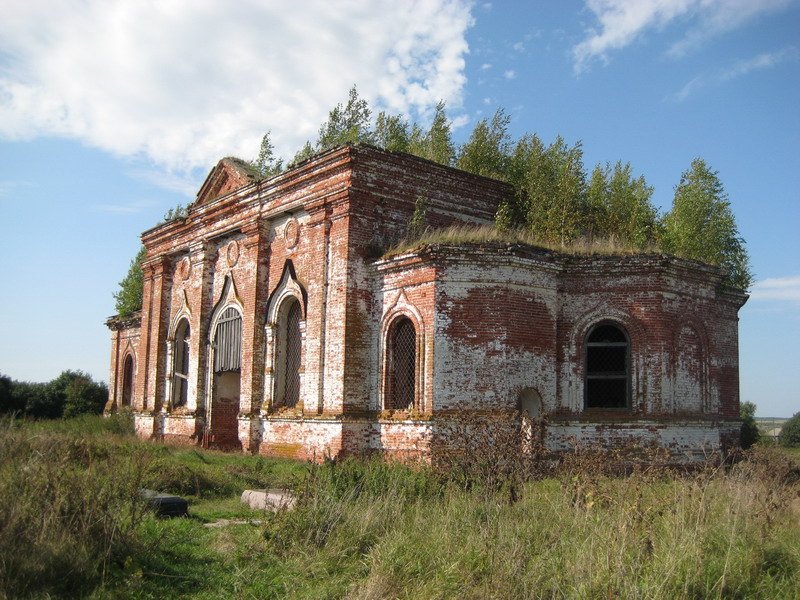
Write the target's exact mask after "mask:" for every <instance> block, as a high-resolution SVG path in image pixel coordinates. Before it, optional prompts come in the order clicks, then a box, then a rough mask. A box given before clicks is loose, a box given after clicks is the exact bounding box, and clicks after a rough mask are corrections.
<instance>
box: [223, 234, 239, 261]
mask: <svg viewBox="0 0 800 600" xmlns="http://www.w3.org/2000/svg"><path fill="white" fill-rule="evenodd" d="M225 259H226V260H227V261H228V266H229V267H232V266H234V265H235V264H236V263H237V262H239V242H237V241H236V240H231V241H230V242H228V245H227V246H226V247H225Z"/></svg>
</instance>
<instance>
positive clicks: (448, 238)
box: [383, 225, 662, 258]
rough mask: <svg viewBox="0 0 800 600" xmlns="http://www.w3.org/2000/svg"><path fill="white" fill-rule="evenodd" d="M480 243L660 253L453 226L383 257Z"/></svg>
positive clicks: (614, 243)
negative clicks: (553, 240) (556, 241)
mask: <svg viewBox="0 0 800 600" xmlns="http://www.w3.org/2000/svg"><path fill="white" fill-rule="evenodd" d="M480 244H521V245H525V246H533V247H536V248H543V249H545V250H553V251H556V252H560V253H562V254H576V255H591V254H603V255H621V254H648V253H649V254H652V253H661V252H662V250H661V249H660V248H659V247H658V246H656V245H653V246H651V247H648V248H644V249H643V248H637V247H634V246H632V245H631V244H628V243H623V242H622V241H620V240H616V239H608V238H602V239H594V240H586V239H583V238H581V239H578V240H572V241H570V242H568V243H566V244H560V243H554V242H552V241H549V240H546V239H543V238H541V237H538V236H536V235H534V234H533V233H532V232H531V231H530V230H528V229H519V228H513V229H499V228H497V227H494V226H492V225H454V226H451V227H444V228H441V229H427V230H425V231H424V232H422V233H421V234H420V235H417V236H413V237H410V238H407V239H403V240H401V241H400V242H398V243H397V244H395V245H394V246H392V247H391V248H389V249H388V250H387V251H386V252H384V254H383V258H392V257H394V256H399V255H401V254H406V253H408V252H412V251H415V250H418V249H420V248H423V247H425V246H437V245H441V246H464V245H480Z"/></svg>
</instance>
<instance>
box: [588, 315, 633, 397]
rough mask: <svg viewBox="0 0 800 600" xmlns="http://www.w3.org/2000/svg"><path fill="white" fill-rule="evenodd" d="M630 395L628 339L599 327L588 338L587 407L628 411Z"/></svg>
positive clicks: (616, 329) (617, 330)
mask: <svg viewBox="0 0 800 600" xmlns="http://www.w3.org/2000/svg"><path fill="white" fill-rule="evenodd" d="M629 395H630V372H629V344H628V336H627V335H626V334H625V332H624V331H623V330H622V329H620V328H619V327H617V326H616V325H610V324H603V325H598V326H596V327H595V328H594V329H592V331H591V332H590V333H589V335H588V337H587V338H586V407H587V408H625V407H626V406H628V398H629Z"/></svg>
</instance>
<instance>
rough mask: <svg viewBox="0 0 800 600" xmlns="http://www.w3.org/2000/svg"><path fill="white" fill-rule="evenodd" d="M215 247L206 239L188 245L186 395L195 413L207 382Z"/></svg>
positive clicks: (201, 406) (202, 401) (201, 404)
mask: <svg viewBox="0 0 800 600" xmlns="http://www.w3.org/2000/svg"><path fill="white" fill-rule="evenodd" d="M214 259H215V250H214V248H213V247H212V246H211V244H209V243H208V242H206V241H205V240H197V241H195V242H192V244H191V245H190V246H189V261H190V264H191V275H190V278H189V280H190V282H191V286H190V287H191V290H192V293H191V295H190V296H189V304H190V310H191V311H192V314H191V320H190V323H189V327H190V328H191V331H190V337H189V398H188V402H187V405H188V406H187V408H188V409H189V410H190V411H193V412H195V414H197V415H203V414H205V410H206V404H205V400H206V382H207V380H208V356H207V353H208V320H209V318H210V316H211V309H212V303H213V301H214V300H213V298H212V294H211V287H212V285H213V283H214V282H213V270H214Z"/></svg>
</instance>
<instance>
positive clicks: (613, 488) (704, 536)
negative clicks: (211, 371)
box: [0, 419, 800, 599]
mask: <svg viewBox="0 0 800 600" xmlns="http://www.w3.org/2000/svg"><path fill="white" fill-rule="evenodd" d="M129 431H130V430H129V428H128V426H127V425H126V424H125V422H124V421H121V420H113V419H112V420H108V419H107V420H100V419H83V420H80V421H74V422H58V423H54V424H48V425H20V424H16V425H15V424H11V423H8V422H6V423H0V505H2V506H3V507H4V509H3V510H2V511H0V598H25V597H36V598H44V597H51V598H74V597H85V598H93V599H100V598H142V599H150V598H152V599H155V598H203V599H211V598H353V599H373V598H374V599H379V598H458V599H471V598H475V599H478V598H481V599H483V598H537V597H545V598H654V599H661V598H663V599H672V598H765V599H766V598H769V599H773V598H796V597H797V595H796V594H797V592H796V590H798V589H800V545H798V544H797V540H798V539H800V503H798V500H797V498H798V494H800V482H799V480H800V452H786V451H782V450H779V449H776V448H758V449H756V451H755V452H753V453H751V454H750V455H749V458H748V459H746V460H744V461H743V462H741V463H739V464H737V465H735V466H734V467H732V468H730V469H723V468H715V467H713V466H711V465H708V467H707V468H705V469H703V470H701V471H700V472H697V473H694V474H693V475H691V476H690V475H685V474H684V475H681V474H675V473H673V474H670V473H667V472H665V471H662V470H654V471H650V470H648V469H647V468H639V469H635V470H634V473H633V474H631V475H628V476H626V477H615V476H611V475H610V474H606V472H607V470H608V469H606V468H604V465H605V464H607V463H608V459H607V455H599V454H594V455H592V454H588V453H587V454H586V455H577V454H576V455H574V456H572V457H571V458H570V459H568V460H566V461H565V462H564V463H563V465H562V466H561V467H560V468H559V469H558V470H555V471H553V472H552V473H549V474H547V475H546V476H540V477H538V478H536V479H535V480H533V481H528V482H521V481H518V480H517V479H515V478H514V476H513V474H512V471H505V470H504V467H500V468H498V467H492V468H491V469H489V471H491V477H487V471H480V468H481V467H482V466H483V467H485V466H486V465H477V468H476V469H473V470H468V469H466V467H465V468H462V469H461V470H458V467H457V465H456V466H454V467H453V469H454V470H453V471H448V472H441V471H434V470H432V469H430V468H428V467H422V466H420V467H417V468H409V467H407V466H402V465H398V464H386V463H383V462H379V461H374V460H373V461H354V460H353V461H350V460H348V461H343V462H339V463H335V464H333V463H332V464H326V465H310V464H306V463H299V462H291V461H280V460H271V459H265V458H262V457H258V456H246V455H241V454H222V453H218V452H207V451H202V450H199V449H195V448H188V449H186V448H183V449H181V448H174V447H165V446H162V445H159V444H154V443H149V442H143V441H139V440H136V439H135V438H133V437H132V436H131V435H130V432H129ZM490 458H491V457H489V459H490ZM489 459H487V460H489ZM502 464H505V463H497V465H502ZM141 487H150V488H154V489H158V490H161V491H166V492H171V493H177V494H181V495H183V496H184V497H186V498H188V499H189V501H190V518H188V519H186V518H184V519H172V520H162V519H157V518H155V517H154V516H152V515H151V514H150V513H148V512H146V511H144V506H143V505H142V501H141V499H140V497H139V495H138V493H137V492H138V489H139V488H141ZM263 487H288V488H291V489H292V490H294V492H295V493H296V494H297V495H298V496H299V503H298V507H297V508H296V509H295V510H294V511H291V512H281V513H278V514H274V515H273V514H271V513H263V512H257V511H251V510H250V509H248V508H245V507H244V506H243V505H242V504H241V503H240V502H239V499H238V498H239V494H240V493H241V491H242V490H243V489H245V488H263ZM220 519H228V520H234V521H238V524H236V523H234V524H228V525H226V526H222V527H207V526H206V525H208V524H210V523H214V522H217V521H219V520H220Z"/></svg>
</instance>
